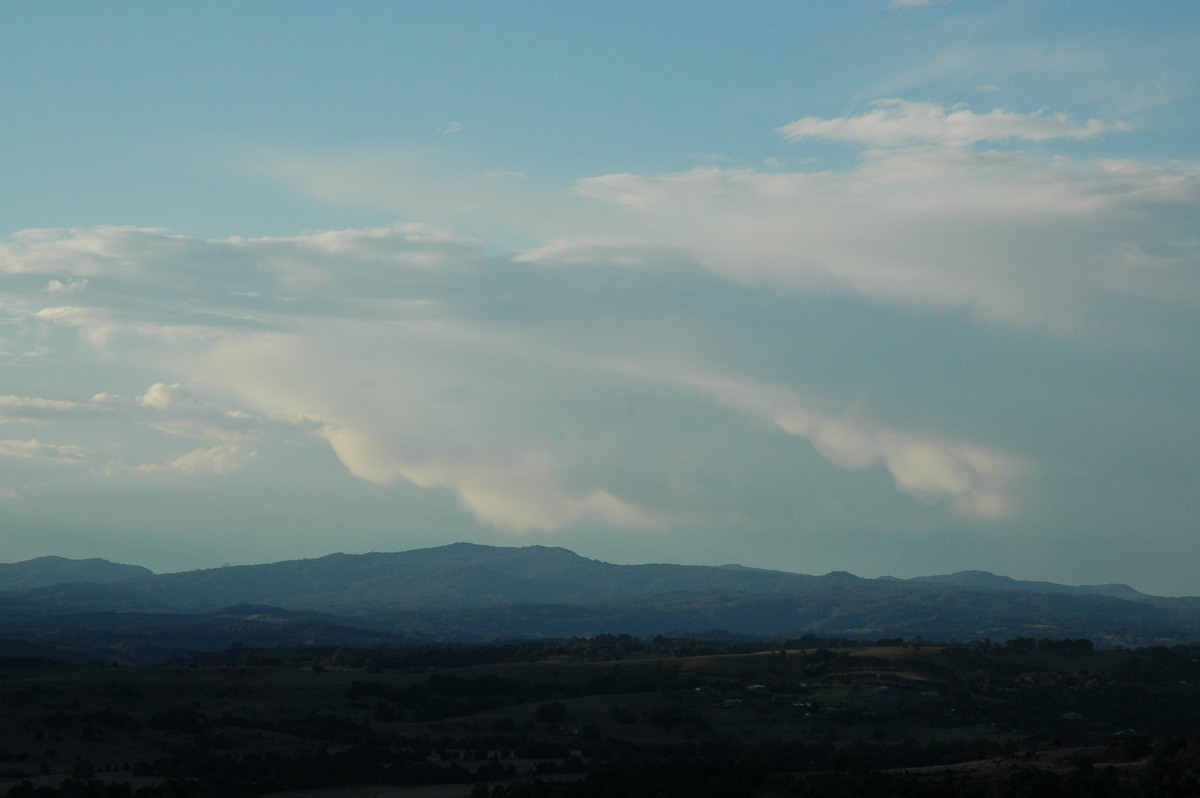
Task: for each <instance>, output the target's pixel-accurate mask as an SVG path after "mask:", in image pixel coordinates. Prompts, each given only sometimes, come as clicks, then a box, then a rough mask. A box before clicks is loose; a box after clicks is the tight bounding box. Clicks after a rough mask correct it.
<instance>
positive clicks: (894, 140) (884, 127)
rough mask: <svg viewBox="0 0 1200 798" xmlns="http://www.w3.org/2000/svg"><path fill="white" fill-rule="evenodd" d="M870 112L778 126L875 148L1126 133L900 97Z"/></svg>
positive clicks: (790, 134)
mask: <svg viewBox="0 0 1200 798" xmlns="http://www.w3.org/2000/svg"><path fill="white" fill-rule="evenodd" d="M872 106H873V107H874V110H871V111H868V112H866V113H864V114H861V115H859V116H852V117H838V118H834V119H824V118H821V117H816V116H806V117H804V118H802V119H798V120H796V121H795V122H791V123H789V124H786V125H784V126H783V127H781V128H779V131H778V132H779V133H780V134H782V135H783V136H784V138H786V139H788V140H790V141H800V140H802V139H809V138H815V139H827V140H830V141H846V142H855V143H860V144H866V145H869V146H874V147H901V146H911V145H914V144H936V145H940V146H955V147H963V146H967V145H971V144H977V143H979V142H981V141H1008V140H1023V141H1051V140H1054V139H1070V140H1075V141H1078V140H1082V139H1091V138H1095V137H1096V136H1099V135H1101V134H1102V133H1108V132H1111V131H1114V130H1116V131H1126V130H1128V127H1126V126H1125V125H1122V124H1120V123H1117V124H1106V123H1104V122H1102V121H1100V120H1099V119H1089V120H1087V121H1086V122H1084V123H1083V124H1078V123H1076V122H1074V121H1072V120H1071V119H1070V118H1069V117H1067V115H1066V114H1061V113H1058V114H1045V113H1043V112H1040V111H1039V112H1037V113H1034V114H1027V115H1026V114H1018V113H1013V112H1011V111H1005V110H1002V109H994V110H992V111H989V112H988V113H985V114H977V113H975V112H973V111H971V110H968V109H967V108H963V107H956V108H951V109H949V110H947V109H946V108H943V107H942V106H940V105H935V104H933V103H918V102H909V101H906V100H899V99H887V100H877V101H876V102H874V103H872Z"/></svg>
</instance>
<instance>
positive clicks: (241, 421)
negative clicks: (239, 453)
mask: <svg viewBox="0 0 1200 798" xmlns="http://www.w3.org/2000/svg"><path fill="white" fill-rule="evenodd" d="M138 402H139V403H140V406H141V407H142V408H143V409H145V410H147V411H148V412H149V413H150V414H151V418H152V419H154V421H153V423H152V425H151V426H153V427H154V428H155V429H157V430H161V431H163V432H166V433H168V434H171V435H181V436H185V437H189V438H199V439H201V440H233V439H240V438H245V437H247V436H248V435H249V434H251V433H252V432H253V431H254V429H255V426H256V425H257V421H258V420H257V419H256V418H255V417H254V416H252V415H251V414H249V413H246V412H244V411H241V410H222V409H220V408H219V407H217V406H216V405H212V404H205V403H201V402H197V401H195V400H194V399H193V398H192V395H191V394H190V393H188V392H187V391H186V390H184V389H183V387H182V386H181V385H180V384H179V383H177V382H176V383H172V384H171V385H167V384H166V383H162V382H158V383H155V384H154V385H151V386H150V387H149V388H148V389H147V390H146V393H144V394H142V396H140V397H138Z"/></svg>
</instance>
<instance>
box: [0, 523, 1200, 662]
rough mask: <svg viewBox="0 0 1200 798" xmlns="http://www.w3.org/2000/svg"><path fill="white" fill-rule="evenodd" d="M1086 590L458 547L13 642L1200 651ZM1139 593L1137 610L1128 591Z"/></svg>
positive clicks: (183, 594)
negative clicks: (1090, 643)
mask: <svg viewBox="0 0 1200 798" xmlns="http://www.w3.org/2000/svg"><path fill="white" fill-rule="evenodd" d="M31 562H37V561H31ZM18 565H20V564H18ZM110 565H111V564H110ZM143 570H144V569H143ZM77 572H78V573H81V574H82V573H91V572H92V571H89V570H87V569H78V570H77ZM1107 587H1113V586H1107ZM1117 587H1121V588H1124V586H1117ZM1084 590H1086V588H1074V589H1073V588H1070V587H1069V586H1063V585H1055V584H1053V583H1032V582H1030V583H1026V582H1018V581H1017V580H1012V579H1009V578H1008V577H1000V576H996V575H994V574H987V573H985V572H964V573H961V574H952V575H948V576H944V577H925V578H919V579H912V580H900V579H890V578H881V579H861V578H859V577H856V576H854V575H852V574H848V573H845V572H833V573H829V574H826V575H824V576H808V575H804V574H792V573H785V572H779V571H767V570H759V569H752V568H743V567H739V566H723V567H704V566H683V565H669V564H649V565H614V564H611V563H605V562H600V561H597V560H591V559H588V558H585V557H581V556H579V555H577V554H575V553H573V552H570V551H568V550H566V549H561V548H548V547H542V546H530V547H524V548H505V547H493V546H479V545H474V544H467V543H458V544H453V545H449V546H441V547H437V548H431V549H418V550H414V551H407V552H397V553H373V554H361V555H348V554H332V555H329V556H327V557H321V558H318V559H311V560H291V561H286V562H278V563H272V564H268V565H243V566H233V567H224V568H213V569H207V570H198V571H188V572H182V573H173V574H159V575H153V574H148V572H146V573H142V572H140V571H139V575H137V576H135V577H134V578H130V579H125V580H122V581H117V582H110V583H106V584H100V583H97V582H94V581H93V582H75V583H60V584H52V585H44V586H41V587H34V588H29V589H24V590H7V591H3V592H0V636H3V637H7V638H9V639H11V640H14V641H24V643H25V644H37V645H41V646H51V647H52V648H51V649H50V650H54V649H53V647H54V646H57V647H59V648H58V650H59V651H60V652H61V657H62V658H66V659H70V660H74V661H78V660H81V659H82V660H86V659H89V658H92V659H101V660H108V659H112V660H117V661H122V662H132V661H140V662H147V661H150V662H153V661H162V660H164V659H168V658H170V657H173V656H181V655H185V654H187V653H188V652H190V651H213V650H220V649H222V648H224V647H226V646H228V645H231V644H234V643H238V644H247V645H260V646H262V645H269V644H273V645H349V646H355V645H377V644H378V645H383V644H391V645H405V644H408V643H410V642H412V641H426V640H434V641H443V642H456V641H457V642H474V641H488V640H500V639H522V638H524V639H530V638H542V639H546V638H569V637H577V636H593V635H599V634H633V635H644V636H654V635H659V634H677V635H695V634H708V635H717V636H719V637H724V638H727V639H728V638H737V637H747V636H749V637H753V638H757V639H780V638H789V637H797V636H800V635H803V634H806V633H818V634H822V635H827V636H838V637H846V638H852V639H876V638H887V637H897V636H898V637H916V636H920V637H923V638H925V639H932V640H962V641H969V640H983V639H993V640H1004V639H1008V638H1013V637H1030V638H1059V639H1061V638H1088V639H1093V640H1095V641H1096V644H1097V645H1099V646H1113V645H1123V646H1140V645H1154V644H1167V643H1170V644H1173V643H1181V642H1190V641H1194V640H1198V639H1200V608H1198V607H1197V602H1198V601H1200V600H1197V599H1167V598H1160V597H1153V596H1143V594H1140V593H1137V592H1136V591H1133V590H1132V589H1131V588H1124V589H1123V590H1117V589H1116V588H1114V590H1112V591H1110V592H1118V593H1119V594H1120V597H1119V596H1114V595H1104V594H1101V593H1089V592H1082V591H1084ZM1130 594H1133V596H1134V597H1135V598H1136V599H1137V600H1130V599H1129V598H1125V597H1124V596H1129V595H1130ZM1143 599H1144V600H1143ZM12 645H13V646H15V645H16V644H15V643H13V644H12ZM4 651H5V644H4V643H3V642H0V653H3V652H4Z"/></svg>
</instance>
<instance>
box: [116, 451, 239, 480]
mask: <svg viewBox="0 0 1200 798" xmlns="http://www.w3.org/2000/svg"><path fill="white" fill-rule="evenodd" d="M254 456H255V453H254V452H249V453H247V452H245V451H244V450H243V449H242V448H241V447H240V446H236V445H225V446H211V447H209V448H207V449H193V450H192V451H190V452H187V453H186V454H181V455H179V456H178V457H174V458H172V459H170V460H168V461H167V462H166V463H165V464H162V465H157V464H144V465H138V466H134V467H133V470H134V471H136V472H137V473H139V474H163V473H180V474H188V475H195V474H228V473H229V472H231V471H236V470H237V469H239V468H241V467H242V466H243V465H244V464H245V462H246V459H247V458H248V457H254Z"/></svg>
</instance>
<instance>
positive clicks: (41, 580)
mask: <svg viewBox="0 0 1200 798" xmlns="http://www.w3.org/2000/svg"><path fill="white" fill-rule="evenodd" d="M153 575H154V572H153V571H151V570H150V569H149V568H143V567H142V566H140V565H123V564H121V563H115V562H109V561H108V560H102V559H99V558H92V559H89V560H70V559H67V558H66V557H38V558H36V559H33V560H25V561H24V562H17V563H0V590H27V589H30V588H35V587H45V586H47V585H60V584H66V583H72V582H95V583H98V584H106V583H109V582H120V581H123V580H126V579H137V578H140V577H147V576H153Z"/></svg>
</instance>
